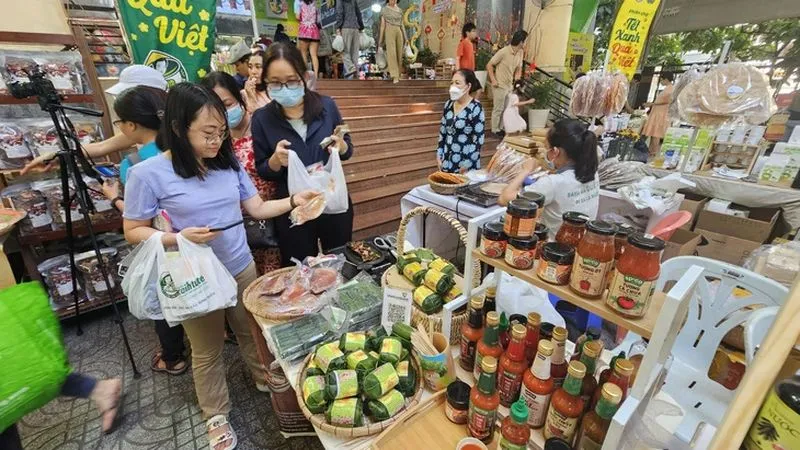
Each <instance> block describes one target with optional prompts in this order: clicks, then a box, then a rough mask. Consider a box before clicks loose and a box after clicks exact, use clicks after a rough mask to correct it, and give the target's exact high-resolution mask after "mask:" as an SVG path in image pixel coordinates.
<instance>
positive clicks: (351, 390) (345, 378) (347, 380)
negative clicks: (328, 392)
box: [333, 370, 359, 399]
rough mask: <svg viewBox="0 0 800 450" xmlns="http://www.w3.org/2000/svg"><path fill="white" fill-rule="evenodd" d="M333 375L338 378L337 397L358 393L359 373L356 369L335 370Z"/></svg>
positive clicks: (347, 396) (351, 395)
mask: <svg viewBox="0 0 800 450" xmlns="http://www.w3.org/2000/svg"><path fill="white" fill-rule="evenodd" d="M333 377H334V378H335V379H336V397H334V398H335V399H340V398H349V397H355V396H356V395H358V391H359V389H358V374H357V373H356V371H355V370H334V371H333Z"/></svg>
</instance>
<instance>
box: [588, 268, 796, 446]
mask: <svg viewBox="0 0 800 450" xmlns="http://www.w3.org/2000/svg"><path fill="white" fill-rule="evenodd" d="M671 281H677V282H678V283H677V284H676V285H675V287H673V288H672V289H671V290H670V292H669V293H668V295H667V300H666V302H665V305H664V308H663V309H662V312H661V315H660V316H659V321H658V323H657V324H656V329H655V330H654V332H653V336H652V338H651V341H650V346H649V347H648V351H647V353H646V354H645V357H644V360H643V361H642V365H641V367H640V370H639V376H637V379H636V382H635V383H634V387H633V388H632V390H631V394H630V396H629V397H628V399H626V401H625V402H624V403H623V405H622V407H620V411H619V412H618V413H617V414H616V415H615V416H614V419H613V423H612V427H611V429H609V435H611V436H612V440H611V441H610V442H609V440H608V439H607V440H606V444H608V446H607V445H605V444H604V445H603V448H604V449H614V450H618V449H622V448H626V447H625V446H624V445H622V444H621V441H622V435H623V431H627V430H625V427H626V424H629V423H630V422H636V421H639V423H638V424H636V425H635V426H638V427H642V426H644V427H645V428H647V432H648V436H649V437H653V438H654V439H656V440H662V441H663V439H664V436H663V433H662V434H661V435H660V436H659V435H658V433H657V431H658V430H656V429H657V428H658V427H657V426H656V424H651V423H645V422H641V417H642V415H643V414H644V412H645V410H646V409H647V407H648V404H649V403H651V400H652V397H653V395H654V394H655V393H656V391H658V390H660V391H661V392H664V393H665V394H668V395H669V396H670V397H671V398H672V400H674V401H675V402H676V403H677V404H678V405H679V406H680V407H681V409H682V411H680V412H678V411H675V410H674V409H677V408H674V405H670V404H669V403H667V402H660V403H659V404H657V405H655V406H656V407H657V409H658V412H657V413H656V414H654V415H656V416H659V415H665V416H670V415H672V416H676V417H675V419H677V420H679V422H680V423H679V425H678V426H677V428H676V429H675V431H674V434H673V435H672V436H669V437H668V442H662V445H667V447H659V448H670V449H677V448H690V447H691V443H692V440H693V438H694V437H695V435H696V433H697V431H698V428H699V426H700V425H701V424H703V423H705V424H709V425H711V426H713V427H714V428H716V427H717V426H718V425H719V423H720V420H722V417H723V415H724V413H725V410H726V409H727V406H728V404H729V403H730V401H731V399H732V398H733V394H734V391H730V390H728V389H726V388H725V387H724V386H722V385H720V384H718V383H717V382H715V381H713V380H711V379H710V378H708V369H709V367H710V365H711V362H712V360H713V358H714V354H715V352H716V350H717V347H718V346H719V344H720V342H722V339H723V337H724V336H725V335H726V334H727V333H728V332H729V331H730V330H731V329H733V328H734V327H736V326H738V325H741V324H743V323H744V322H746V321H747V320H748V318H749V317H750V316H752V315H753V313H754V312H755V311H754V310H750V309H747V308H748V307H751V306H763V307H771V306H780V305H781V304H782V303H783V302H784V301H785V299H786V297H787V295H788V289H786V287H784V286H782V285H781V284H779V283H777V282H775V281H773V280H770V279H767V278H765V277H763V276H761V275H758V274H756V273H754V272H751V271H749V270H746V269H743V268H741V267H738V266H733V265H731V264H727V263H723V262H719V261H716V260H712V259H708V258H701V257H695V256H682V257H677V258H672V259H670V260H668V261H666V262H665V263H664V264H663V266H662V269H661V276H660V277H659V279H658V282H657V284H656V289H657V290H658V291H663V290H664V287H665V285H666V284H667V283H668V282H671ZM737 288H739V289H737ZM762 314H763V313H762ZM684 318H685V321H684ZM758 322H759V323H760V324H761V325H753V326H747V327H746V328H745V343H746V347H747V348H746V349H745V354H746V356H747V362H748V363H749V362H750V361H751V360H752V357H753V355H754V353H755V348H756V347H757V346H758V345H759V344H760V343H761V339H763V337H764V333H763V332H762V331H763V330H760V329H761V328H763V327H765V326H768V325H769V323H771V321H768V320H763V321H761V320H759V321H758ZM756 330H758V332H756ZM651 350H652V351H651ZM668 357H671V362H668V361H667V360H668ZM662 377H663V381H661V378H662ZM662 383H663V384H662ZM670 406H672V407H673V408H672V409H673V410H669V409H670ZM658 413H663V414H658ZM678 416H679V417H678ZM631 425H633V424H631ZM634 434H636V433H634ZM651 444H652V443H651Z"/></svg>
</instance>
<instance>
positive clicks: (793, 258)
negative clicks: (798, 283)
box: [744, 241, 800, 287]
mask: <svg viewBox="0 0 800 450" xmlns="http://www.w3.org/2000/svg"><path fill="white" fill-rule="evenodd" d="M744 267H745V268H746V269H750V270H752V271H753V272H755V273H759V274H761V275H764V276H765V277H767V278H771V279H773V280H775V281H777V282H778V283H781V284H783V285H784V286H787V287H791V286H792V284H793V283H794V280H795V279H796V278H797V274H798V273H800V242H797V241H789V242H785V243H782V244H777V245H762V246H761V247H759V248H757V249H756V250H754V251H753V253H751V254H750V256H749V257H748V258H747V261H745V263H744Z"/></svg>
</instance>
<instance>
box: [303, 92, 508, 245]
mask: <svg viewBox="0 0 800 450" xmlns="http://www.w3.org/2000/svg"><path fill="white" fill-rule="evenodd" d="M449 85H450V81H449V80H403V81H401V82H400V83H398V84H392V83H391V82H387V81H380V80H366V81H364V80H319V81H318V83H317V90H318V91H319V92H321V93H322V94H325V95H330V96H331V97H333V98H334V100H335V101H336V104H337V106H338V107H339V111H340V112H341V114H342V117H343V118H344V120H345V122H346V123H347V124H348V125H349V126H350V130H351V132H350V137H351V138H352V140H353V145H354V147H355V152H354V153H353V156H352V157H351V158H350V159H349V160H347V161H344V162H343V166H344V171H345V176H346V178H347V187H348V191H349V194H350V197H351V198H352V200H353V208H354V213H355V218H354V221H353V238H354V239H364V238H367V237H371V236H376V235H379V234H384V233H388V232H392V231H397V227H398V225H399V223H400V218H401V215H400V199H401V198H402V197H403V196H404V195H405V194H407V193H408V191H410V190H411V189H413V188H414V187H416V186H419V185H422V184H426V183H427V178H428V175H430V174H431V173H432V172H434V171H436V144H437V140H438V137H439V121H440V120H441V115H442V108H443V107H444V102H445V101H446V100H447V87H448V86H449ZM483 103H484V113H485V114H486V121H487V123H488V122H489V120H490V117H489V114H490V111H491V104H488V105H487V104H486V99H483ZM498 143H499V141H497V140H495V139H491V138H488V137H487V139H486V143H485V144H484V146H483V149H482V150H481V161H482V162H483V165H485V164H486V163H488V161H489V159H490V158H491V156H492V155H493V154H494V151H495V147H497V144H498Z"/></svg>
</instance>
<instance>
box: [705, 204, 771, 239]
mask: <svg viewBox="0 0 800 450" xmlns="http://www.w3.org/2000/svg"><path fill="white" fill-rule="evenodd" d="M745 209H749V210H750V217H737V216H729V215H727V214H720V213H716V212H713V211H708V210H705V209H704V210H702V211H700V214H699V216H698V218H697V223H695V225H694V228H695V232H697V233H700V234H703V233H702V232H701V231H699V230H704V231H710V232H713V233H715V234H720V235H726V236H730V237H733V238H737V239H739V240H745V241H751V243H755V244H757V245H760V244H761V243H763V242H765V241H767V239H769V238H770V236H771V234H772V231H773V230H774V229H775V224H776V222H777V221H778V218H779V217H780V213H781V210H780V209H779V208H745Z"/></svg>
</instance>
